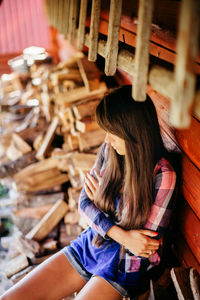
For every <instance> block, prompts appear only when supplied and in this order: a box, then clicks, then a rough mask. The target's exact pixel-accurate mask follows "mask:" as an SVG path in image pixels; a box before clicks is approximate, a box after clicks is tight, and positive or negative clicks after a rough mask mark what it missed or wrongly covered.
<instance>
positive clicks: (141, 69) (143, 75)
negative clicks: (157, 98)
mask: <svg viewBox="0 0 200 300" xmlns="http://www.w3.org/2000/svg"><path fill="white" fill-rule="evenodd" d="M153 4H154V1H153V0H149V1H146V0H140V1H139V12H138V29H137V42H136V53H135V69H134V73H135V74H134V81H133V87H132V96H133V98H134V100H136V101H144V100H145V99H146V85H147V76H148V66H149V38H150V33H151V23H152V15H153Z"/></svg>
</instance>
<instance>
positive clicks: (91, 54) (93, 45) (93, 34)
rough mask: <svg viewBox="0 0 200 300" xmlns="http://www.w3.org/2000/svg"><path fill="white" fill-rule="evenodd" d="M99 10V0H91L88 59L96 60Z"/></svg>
mask: <svg viewBox="0 0 200 300" xmlns="http://www.w3.org/2000/svg"><path fill="white" fill-rule="evenodd" d="M100 12H101V0H92V12H91V23H90V42H89V51H88V60H90V61H96V59H97V50H98V36H99V21H100Z"/></svg>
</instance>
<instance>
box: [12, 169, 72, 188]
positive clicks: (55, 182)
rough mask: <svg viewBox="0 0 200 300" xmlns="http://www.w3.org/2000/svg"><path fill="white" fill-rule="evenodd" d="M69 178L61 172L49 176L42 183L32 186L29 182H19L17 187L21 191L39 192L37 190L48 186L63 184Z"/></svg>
mask: <svg viewBox="0 0 200 300" xmlns="http://www.w3.org/2000/svg"><path fill="white" fill-rule="evenodd" d="M68 180H69V177H68V176H67V174H61V173H60V175H58V176H56V177H54V176H53V177H50V178H48V179H47V180H46V181H44V182H42V183H40V184H36V185H33V186H30V185H29V184H28V183H26V182H25V183H23V182H22V183H18V184H17V188H18V189H19V190H20V191H26V192H29V193H30V192H37V191H41V190H46V189H48V188H52V187H54V186H57V185H60V184H63V183H65V182H67V181H68Z"/></svg>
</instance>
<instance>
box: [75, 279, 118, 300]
mask: <svg viewBox="0 0 200 300" xmlns="http://www.w3.org/2000/svg"><path fill="white" fill-rule="evenodd" d="M75 299H76V300H94V299H95V300H121V299H122V296H121V295H120V294H119V293H118V292H117V291H116V290H115V289H114V288H113V287H112V286H111V285H110V284H109V283H108V282H107V281H106V280H104V279H103V278H102V277H99V276H94V277H92V278H91V279H90V280H89V281H88V283H87V284H86V285H85V286H84V287H83V288H82V290H81V291H80V292H79V294H78V295H77V296H76V298H75Z"/></svg>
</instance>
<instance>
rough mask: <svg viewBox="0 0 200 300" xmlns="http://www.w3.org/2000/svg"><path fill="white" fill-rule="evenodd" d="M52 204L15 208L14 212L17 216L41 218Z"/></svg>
mask: <svg viewBox="0 0 200 300" xmlns="http://www.w3.org/2000/svg"><path fill="white" fill-rule="evenodd" d="M52 206H53V204H48V205H43V206H38V207H25V208H21V209H17V210H15V211H14V214H15V215H16V216H17V217H24V218H34V219H42V218H43V217H44V215H45V214H46V213H47V212H48V211H49V209H50V208H51V207H52Z"/></svg>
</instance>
